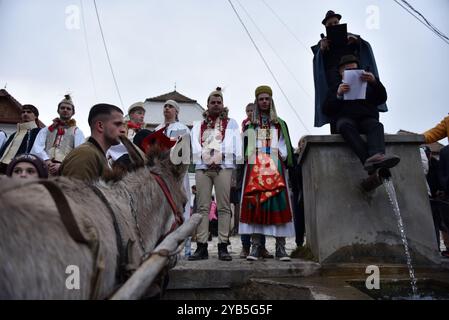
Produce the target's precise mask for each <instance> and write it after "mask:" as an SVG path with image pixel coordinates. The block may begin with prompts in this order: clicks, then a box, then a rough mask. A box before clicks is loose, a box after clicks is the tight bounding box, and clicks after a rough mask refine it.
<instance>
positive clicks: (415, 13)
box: [394, 0, 449, 44]
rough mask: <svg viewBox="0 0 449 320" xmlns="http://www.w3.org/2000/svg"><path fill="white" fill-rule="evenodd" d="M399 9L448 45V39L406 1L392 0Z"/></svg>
mask: <svg viewBox="0 0 449 320" xmlns="http://www.w3.org/2000/svg"><path fill="white" fill-rule="evenodd" d="M394 2H396V3H397V4H398V5H399V6H400V7H401V8H403V9H404V10H405V11H407V12H408V13H409V14H410V15H412V16H413V17H414V18H415V19H416V20H418V21H419V22H420V23H421V24H423V25H424V26H425V27H426V28H427V29H429V30H430V31H432V32H433V33H434V34H435V35H436V36H437V37H439V38H440V39H441V40H443V41H444V42H445V43H446V44H449V38H448V36H446V35H445V34H444V33H443V32H441V31H440V30H439V29H438V28H437V27H435V26H434V25H433V24H432V23H431V22H430V21H429V20H428V19H427V18H426V17H425V16H424V15H423V14H422V13H421V12H419V11H418V10H416V9H415V8H414V7H413V6H412V5H411V4H410V3H408V2H407V1H406V0H401V1H399V0H394Z"/></svg>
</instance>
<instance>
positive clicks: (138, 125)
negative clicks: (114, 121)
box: [127, 121, 143, 131]
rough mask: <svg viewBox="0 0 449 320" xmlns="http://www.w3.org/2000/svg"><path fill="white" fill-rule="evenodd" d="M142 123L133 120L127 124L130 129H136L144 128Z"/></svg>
mask: <svg viewBox="0 0 449 320" xmlns="http://www.w3.org/2000/svg"><path fill="white" fill-rule="evenodd" d="M142 124H143V123H135V122H132V121H128V124H127V126H128V129H134V130H136V131H137V130H140V129H142Z"/></svg>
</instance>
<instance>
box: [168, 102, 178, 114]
mask: <svg viewBox="0 0 449 320" xmlns="http://www.w3.org/2000/svg"><path fill="white" fill-rule="evenodd" d="M167 104H168V105H169V106H172V107H173V108H175V109H176V111H178V113H179V106H178V103H176V101H174V100H167V101H166V102H165V103H164V107H165V106H166V105H167Z"/></svg>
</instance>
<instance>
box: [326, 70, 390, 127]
mask: <svg viewBox="0 0 449 320" xmlns="http://www.w3.org/2000/svg"><path fill="white" fill-rule="evenodd" d="M340 80H341V78H340ZM376 80H377V81H376V83H375V84H370V83H368V85H367V88H366V99H364V100H349V101H348V100H340V99H338V98H337V90H338V85H339V84H336V85H334V87H333V88H331V89H329V92H328V95H327V98H326V100H325V102H324V105H323V112H324V114H326V116H327V117H328V118H329V119H330V121H331V123H335V122H336V121H337V119H339V118H341V117H348V118H354V119H357V118H363V117H370V118H375V119H377V120H379V110H378V108H377V106H378V105H381V104H384V103H385V102H386V101H387V91H386V90H385V87H384V85H383V84H382V82H380V80H379V79H378V78H376Z"/></svg>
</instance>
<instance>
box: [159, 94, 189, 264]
mask: <svg viewBox="0 0 449 320" xmlns="http://www.w3.org/2000/svg"><path fill="white" fill-rule="evenodd" d="M163 110H164V123H161V124H160V125H159V126H157V127H156V131H158V130H163V132H164V134H165V135H166V136H167V137H169V138H170V139H173V140H176V139H177V138H178V137H180V136H183V135H186V134H188V135H190V130H189V128H188V127H187V126H186V125H185V124H183V123H181V122H179V118H178V115H179V106H178V103H177V102H176V101H174V100H167V102H165V104H164V109H163ZM183 185H184V190H185V193H186V195H187V198H188V201H187V203H186V205H185V208H184V221H187V220H188V219H189V218H190V183H189V175H188V174H187V173H186V175H185V176H184V182H183ZM184 255H185V256H186V257H190V255H191V237H189V238H188V239H187V240H186V244H185V249H184Z"/></svg>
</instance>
